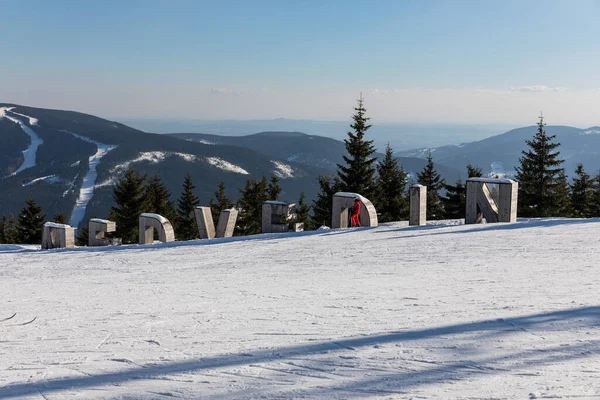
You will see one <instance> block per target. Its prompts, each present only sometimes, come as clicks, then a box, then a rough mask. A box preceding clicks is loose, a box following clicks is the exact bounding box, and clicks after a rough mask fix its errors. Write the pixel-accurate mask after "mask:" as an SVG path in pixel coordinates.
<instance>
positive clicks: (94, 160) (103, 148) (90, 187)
mask: <svg viewBox="0 0 600 400" xmlns="http://www.w3.org/2000/svg"><path fill="white" fill-rule="evenodd" d="M61 132H65V133H68V134H70V135H73V136H75V137H76V138H78V139H80V140H83V141H86V142H88V143H92V144H94V145H96V153H94V154H92V155H91V156H90V157H89V158H88V166H89V169H88V172H87V174H85V176H84V177H83V182H82V183H81V188H80V189H79V196H78V197H77V200H76V201H75V207H74V208H73V211H72V212H71V218H70V220H69V224H70V225H71V226H72V227H74V228H77V227H78V226H79V224H80V223H81V221H83V217H84V216H85V210H86V208H87V205H88V203H89V202H90V200H91V199H92V197H93V196H94V189H95V185H96V179H98V173H97V172H96V167H97V166H98V164H100V160H102V157H104V156H105V155H107V154H108V152H110V151H112V150H114V149H115V148H117V146H112V145H108V144H104V143H100V142H97V141H95V140H92V139H90V138H88V137H86V136H82V135H79V134H77V133H74V132H70V131H67V130H62V129H61Z"/></svg>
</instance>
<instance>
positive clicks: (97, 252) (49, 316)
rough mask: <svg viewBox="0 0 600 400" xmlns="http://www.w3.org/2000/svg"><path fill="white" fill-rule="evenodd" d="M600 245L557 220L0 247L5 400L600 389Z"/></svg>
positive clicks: (580, 227) (583, 229)
mask: <svg viewBox="0 0 600 400" xmlns="http://www.w3.org/2000/svg"><path fill="white" fill-rule="evenodd" d="M599 244H600V220H598V219H595V220H566V219H554V220H531V221H528V220H521V221H520V222H519V223H516V224H495V225H491V224H490V225H470V226H464V225H457V224H454V225H448V224H440V225H428V226H424V227H407V226H406V225H405V224H403V223H396V224H389V225H385V226H380V227H378V228H363V229H346V230H329V231H317V232H305V233H300V234H284V235H258V236H253V237H246V238H232V239H217V240H213V241H191V242H183V243H173V244H159V245H148V246H123V247H110V248H101V249H86V248H79V249H74V250H54V251H44V252H42V251H39V250H34V249H33V248H31V247H26V246H14V245H11V246H0V275H1V279H0V304H1V307H0V319H2V318H4V317H10V315H12V314H13V313H15V312H16V313H17V315H16V316H15V317H14V318H12V319H10V320H7V321H4V322H0V398H3V399H5V398H21V397H22V398H32V399H35V398H40V399H41V398H46V399H64V398H85V399H92V398H104V399H108V398H110V399H114V398H127V399H133V398H135V399H140V398H141V399H162V398H168V397H171V398H202V399H240V398H241V399H250V398H268V399H272V398H277V399H287V398H318V399H329V398H334V399H336V398H339V399H355V398H385V399H491V398H495V399H528V398H563V399H566V398H577V399H594V398H598V397H597V396H598V395H599V394H600V274H598V272H597V267H598V252H599ZM34 317H37V319H36V320H35V321H33V322H32V323H29V324H27V325H19V324H23V323H27V322H29V321H31V320H32V319H33V318H34Z"/></svg>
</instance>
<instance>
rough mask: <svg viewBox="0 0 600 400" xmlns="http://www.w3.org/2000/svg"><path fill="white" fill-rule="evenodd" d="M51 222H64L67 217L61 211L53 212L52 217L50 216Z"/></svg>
mask: <svg viewBox="0 0 600 400" xmlns="http://www.w3.org/2000/svg"><path fill="white" fill-rule="evenodd" d="M52 222H56V223H57V224H66V223H67V217H65V214H63V213H57V214H54V218H52Z"/></svg>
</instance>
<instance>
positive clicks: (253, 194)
mask: <svg viewBox="0 0 600 400" xmlns="http://www.w3.org/2000/svg"><path fill="white" fill-rule="evenodd" d="M240 194H241V196H242V197H241V198H240V199H239V200H238V203H237V206H238V209H239V214H238V224H237V227H236V233H237V234H238V235H244V236H247V235H255V234H257V233H260V232H261V228H262V226H261V222H262V204H263V203H264V202H265V201H267V200H271V199H269V193H268V184H267V178H266V177H264V176H263V177H262V179H261V180H260V181H257V180H256V179H254V178H252V179H248V180H247V181H246V186H245V187H244V189H243V190H240Z"/></svg>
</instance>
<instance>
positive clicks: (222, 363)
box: [0, 306, 600, 398]
mask: <svg viewBox="0 0 600 400" xmlns="http://www.w3.org/2000/svg"><path fill="white" fill-rule="evenodd" d="M557 322H562V323H566V324H568V327H569V329H575V328H592V327H598V326H600V307H598V306H593V307H581V308H574V309H567V310H561V311H553V312H547V313H538V314H533V315H527V316H520V317H510V318H499V319H490V320H483V321H477V322H469V323H462V324H455V325H447V326H441V327H435V328H426V329H418V330H410V331H399V332H390V333H384V334H378V335H370V336H364V337H352V338H341V339H337V340H331V341H327V342H319V343H307V344H300V345H294V346H285V347H279V348H269V349H264V350H257V351H254V352H253V353H251V354H247V353H243V354H227V355H220V356H213V357H205V358H201V359H196V360H188V361H180V362H171V363H164V364H148V365H145V366H142V367H136V368H131V369H127V370H122V371H118V372H109V373H99V374H97V375H93V376H84V377H79V376H78V377H68V378H58V379H48V380H44V381H38V382H25V383H17V384H12V385H8V386H4V387H0V398H14V397H19V396H28V395H37V394H38V393H39V392H40V391H43V392H44V393H49V392H50V393H51V392H60V391H72V390H78V389H85V388H90V387H97V386H105V385H120V384H123V383H125V382H127V381H131V380H139V379H150V378H151V377H153V376H165V375H170V374H180V373H194V372H206V371H211V370H214V369H218V368H226V367H236V366H250V365H255V364H258V363H268V362H281V361H283V360H290V359H292V358H294V357H299V356H311V355H325V356H327V357H335V358H336V359H339V353H340V352H344V351H348V350H353V351H354V350H360V349H361V348H366V347H372V346H375V345H382V344H403V343H407V342H411V341H415V340H423V339H431V338H438V337H441V336H445V335H456V334H475V335H476V336H475V339H476V340H477V339H479V340H481V339H484V340H485V339H486V338H487V339H490V338H493V337H496V336H500V335H507V334H510V333H511V332H516V331H519V332H523V331H527V332H530V333H534V334H535V332H536V331H542V330H543V331H547V330H550V331H556V330H557V326H556V323H557ZM599 345H600V340H588V341H584V342H580V343H577V344H576V345H573V346H565V345H559V346H555V347H550V348H543V349H533V350H531V349H529V350H523V351H520V352H518V353H512V354H505V355H502V356H494V357H487V358H483V359H480V360H469V359H468V357H467V359H464V360H459V361H455V362H448V363H441V362H440V363H435V362H431V366H429V364H427V365H428V367H427V368H425V369H422V370H412V371H411V370H405V371H398V370H384V371H382V370H379V372H380V373H379V374H378V375H377V376H376V377H373V376H372V375H366V376H368V378H366V379H365V378H361V379H355V380H353V381H349V380H348V379H345V380H340V381H339V382H337V381H334V382H333V383H334V384H333V385H330V386H321V387H316V388H308V389H306V390H300V391H299V390H297V389H296V390H295V391H294V393H295V394H297V395H298V394H302V395H308V396H316V397H324V396H327V395H328V394H329V395H331V394H333V393H335V392H350V393H344V396H345V397H353V396H362V395H365V394H366V393H378V394H386V393H401V392H402V390H406V389H410V388H413V389H414V388H416V387H419V386H424V385H430V384H436V383H442V382H448V381H456V380H461V379H468V378H475V377H477V376H478V375H481V374H498V373H507V372H510V373H513V374H514V373H518V372H519V370H524V369H527V368H530V367H535V368H537V367H539V366H542V365H551V364H555V363H562V362H566V361H569V360H577V359H582V358H586V357H592V356H595V355H597V354H598V353H597V352H598V346H599ZM504 360H506V361H510V370H507V369H504V368H501V366H499V365H498V364H499V363H502V361H504ZM315 361H316V360H315ZM270 390H281V388H273V387H268V386H267V387H260V388H258V389H257V390H256V391H257V392H259V393H263V394H264V393H268V392H269V391H270ZM292 390H294V389H292ZM253 393H254V394H257V393H256V392H253ZM279 393H280V392H279ZM240 395H241V393H240ZM223 396H224V397H230V396H233V397H235V393H227V394H224V395H223Z"/></svg>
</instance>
